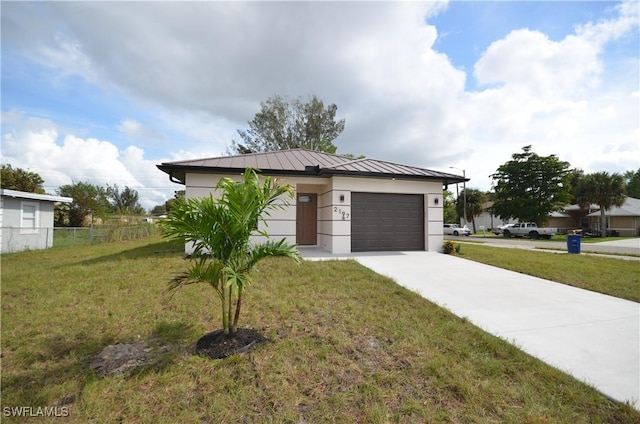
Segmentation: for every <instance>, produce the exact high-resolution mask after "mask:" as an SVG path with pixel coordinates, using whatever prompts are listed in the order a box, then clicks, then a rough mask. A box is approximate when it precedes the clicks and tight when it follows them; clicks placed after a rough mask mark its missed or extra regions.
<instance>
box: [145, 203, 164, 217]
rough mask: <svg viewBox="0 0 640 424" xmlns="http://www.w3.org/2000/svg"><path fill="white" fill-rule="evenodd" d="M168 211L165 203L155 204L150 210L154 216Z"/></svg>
mask: <svg viewBox="0 0 640 424" xmlns="http://www.w3.org/2000/svg"><path fill="white" fill-rule="evenodd" d="M166 213H167V206H166V205H165V204H162V205H155V206H154V207H153V209H151V210H150V211H149V214H151V215H154V216H160V215H165V214H166Z"/></svg>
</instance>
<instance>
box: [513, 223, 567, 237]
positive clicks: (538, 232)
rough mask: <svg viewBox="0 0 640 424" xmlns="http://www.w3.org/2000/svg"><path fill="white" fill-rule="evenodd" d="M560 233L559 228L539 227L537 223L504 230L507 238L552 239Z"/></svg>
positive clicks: (516, 225) (518, 225)
mask: <svg viewBox="0 0 640 424" xmlns="http://www.w3.org/2000/svg"><path fill="white" fill-rule="evenodd" d="M557 233H558V229H557V228H546V227H538V226H537V225H536V223H535V222H520V223H518V224H513V226H511V227H507V228H505V229H504V230H503V232H502V235H503V236H505V237H529V238H530V239H538V238H541V239H550V238H551V237H552V236H553V235H554V234H557Z"/></svg>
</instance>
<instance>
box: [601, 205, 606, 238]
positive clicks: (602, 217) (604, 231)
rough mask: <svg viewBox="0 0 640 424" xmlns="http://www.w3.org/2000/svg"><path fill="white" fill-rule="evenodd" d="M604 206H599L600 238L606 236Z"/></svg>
mask: <svg viewBox="0 0 640 424" xmlns="http://www.w3.org/2000/svg"><path fill="white" fill-rule="evenodd" d="M605 214H606V210H605V208H604V206H600V237H606V236H607V215H605Z"/></svg>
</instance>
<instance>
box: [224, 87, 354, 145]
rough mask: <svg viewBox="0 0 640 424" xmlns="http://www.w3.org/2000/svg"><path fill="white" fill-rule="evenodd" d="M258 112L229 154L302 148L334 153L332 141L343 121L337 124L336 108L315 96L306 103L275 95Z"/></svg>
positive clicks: (338, 121) (342, 125) (337, 134)
mask: <svg viewBox="0 0 640 424" xmlns="http://www.w3.org/2000/svg"><path fill="white" fill-rule="evenodd" d="M260 105H261V110H260V112H258V113H257V114H256V115H255V117H254V118H253V120H251V121H249V129H248V130H246V131H244V130H238V134H239V135H240V137H241V138H242V140H241V141H236V140H234V141H233V143H232V145H231V150H232V153H240V154H244V153H255V152H272V151H276V150H286V149H296V148H304V149H310V150H318V151H323V152H327V153H335V152H336V149H337V147H336V146H334V145H333V143H332V142H333V140H334V139H335V138H336V137H338V136H339V135H340V133H342V131H343V130H344V122H345V121H344V119H340V120H336V112H337V110H338V107H337V106H336V105H335V104H330V105H329V106H327V107H325V106H324V103H323V101H322V100H320V99H318V98H317V97H316V96H315V95H314V96H310V97H309V99H308V100H307V101H306V102H305V101H303V100H302V99H301V98H300V97H298V98H296V99H293V100H289V99H287V98H285V97H281V96H278V95H275V96H272V97H270V98H269V99H267V100H266V101H264V102H262V103H261V104H260Z"/></svg>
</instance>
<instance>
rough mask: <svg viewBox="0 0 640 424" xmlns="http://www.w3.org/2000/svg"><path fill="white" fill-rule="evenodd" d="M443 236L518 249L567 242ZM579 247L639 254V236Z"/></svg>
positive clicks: (559, 245) (555, 246) (560, 245)
mask: <svg viewBox="0 0 640 424" xmlns="http://www.w3.org/2000/svg"><path fill="white" fill-rule="evenodd" d="M444 238H445V239H446V240H459V241H476V242H483V243H486V244H491V245H496V246H501V247H514V248H520V249H544V248H545V247H546V248H549V249H561V250H562V249H564V250H566V249H567V243H566V242H563V241H551V240H529V239H522V238H504V237H497V236H494V235H490V236H489V235H487V236H486V237H482V236H481V235H473V236H470V237H463V236H460V237H455V236H444ZM580 247H581V252H585V253H587V252H589V253H608V254H612V253H613V254H615V253H619V254H627V255H629V254H635V255H640V238H633V239H628V238H625V239H621V240H615V241H605V242H601V243H581V246H580Z"/></svg>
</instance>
